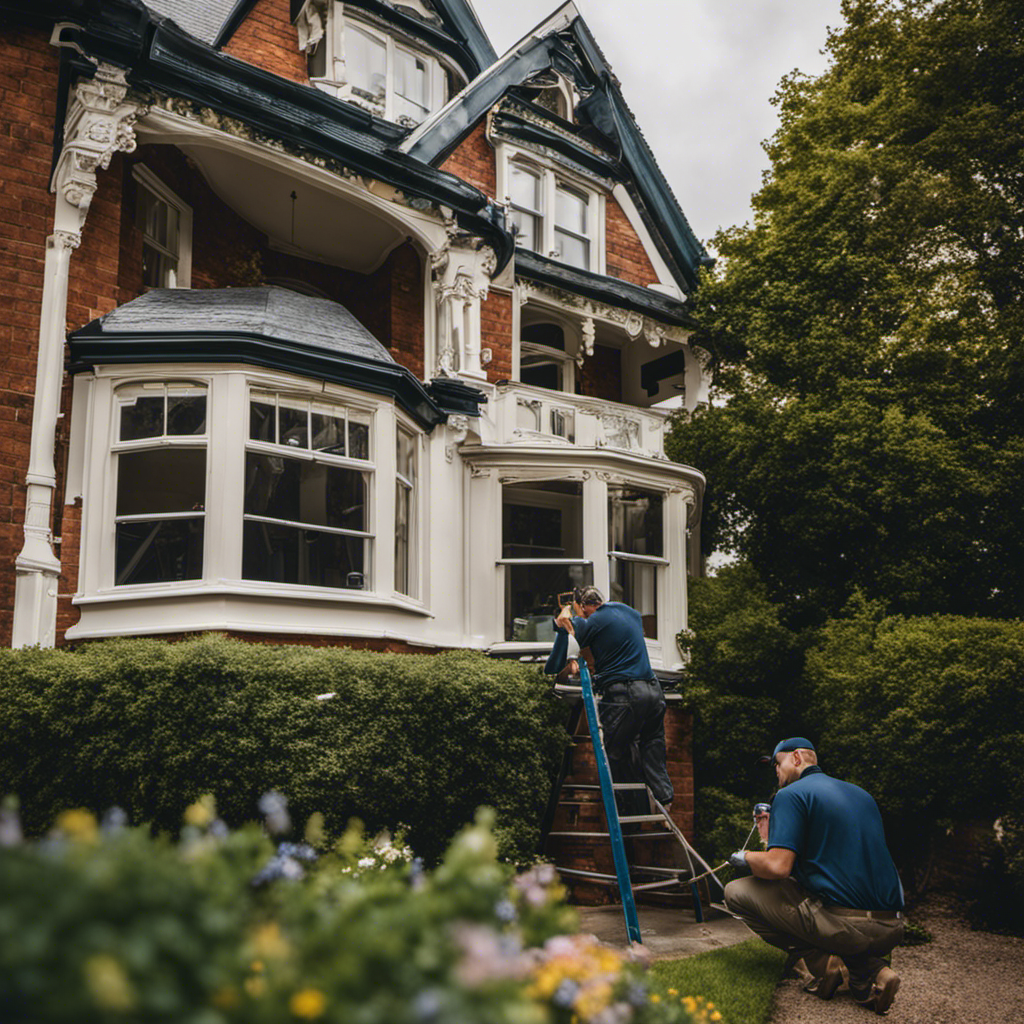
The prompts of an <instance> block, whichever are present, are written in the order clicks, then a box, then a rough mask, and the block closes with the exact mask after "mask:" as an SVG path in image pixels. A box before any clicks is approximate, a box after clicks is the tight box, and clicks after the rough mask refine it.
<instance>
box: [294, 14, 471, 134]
mask: <svg viewBox="0 0 1024 1024" xmlns="http://www.w3.org/2000/svg"><path fill="white" fill-rule="evenodd" d="M350 26H351V27H353V28H355V29H357V30H358V31H360V32H363V33H365V34H366V35H367V36H369V37H370V38H371V39H374V40H376V41H377V42H378V43H380V44H382V45H383V47H384V51H385V88H384V99H383V102H375V101H374V100H372V99H369V98H367V97H365V96H361V95H359V94H358V93H354V92H353V91H352V86H351V84H350V83H349V77H348V69H347V66H346V55H345V32H346V30H347V28H348V27H350ZM317 45H319V46H323V47H326V50H325V56H324V61H325V68H326V74H325V75H324V76H323V77H311V78H310V82H311V84H312V85H314V86H316V87H317V88H318V89H322V90H323V91H324V92H329V93H330V94H331V95H333V96H337V97H338V98H339V99H343V100H347V101H348V102H349V103H354V104H356V105H357V106H359V107H362V108H363V109H364V110H368V111H369V112H370V113H371V114H376V115H377V116H378V117H382V118H384V119H385V120H387V121H396V122H399V123H408V124H409V126H410V127H412V126H413V125H414V124H419V123H421V122H422V121H423V120H426V119H427V118H428V117H430V115H431V114H432V113H434V111H436V110H440V109H441V107H443V106H444V105H445V103H446V102H447V92H448V81H447V76H446V73H445V72H446V70H451V69H447V68H446V66H445V65H442V63H441V61H440V60H439V59H438V57H437V56H436V55H434V54H433V53H430V52H429V51H427V50H425V49H424V48H423V47H422V46H417V45H416V44H415V43H414V42H412V41H408V40H405V39H404V38H402V37H400V36H396V35H394V34H393V33H392V32H390V31H387V30H386V29H384V28H381V27H379V26H377V25H374V24H371V23H370V22H369V21H366V20H364V19H362V18H356V17H353V16H352V15H350V14H347V13H346V12H345V10H344V4H343V3H341V2H340V0H334V2H333V3H331V4H329V5H328V9H327V25H326V28H325V31H324V34H323V37H322V39H321V40H320V41H319V43H318V44H317ZM398 52H403V53H407V54H411V55H412V56H413V57H416V58H418V59H419V60H422V61H425V62H426V64H427V69H428V76H427V81H428V85H429V90H430V97H429V102H428V109H427V112H426V113H425V114H424V115H423V117H422V118H421V120H420V121H416V120H415V119H414V118H411V117H408V116H407V115H399V114H398V113H397V111H396V107H397V106H398V102H397V92H396V89H395V55H396V53H398Z"/></svg>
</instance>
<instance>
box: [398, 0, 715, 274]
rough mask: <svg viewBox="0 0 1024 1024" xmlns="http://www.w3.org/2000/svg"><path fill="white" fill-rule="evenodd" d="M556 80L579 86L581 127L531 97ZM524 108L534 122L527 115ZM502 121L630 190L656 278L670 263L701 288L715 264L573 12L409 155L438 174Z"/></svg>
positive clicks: (518, 51) (459, 100)
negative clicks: (477, 135)
mask: <svg viewBox="0 0 1024 1024" xmlns="http://www.w3.org/2000/svg"><path fill="white" fill-rule="evenodd" d="M551 72H554V73H556V74H557V75H558V76H559V78H560V79H562V80H564V81H567V82H571V83H572V85H573V87H574V88H575V90H576V92H577V93H578V95H579V97H580V99H579V102H578V104H577V107H576V123H575V124H569V123H568V122H567V121H566V120H565V119H564V118H561V117H559V116H558V115H557V114H555V113H552V112H551V111H550V110H548V111H545V110H544V108H543V106H541V105H539V104H537V103H534V102H532V101H531V99H530V97H529V96H528V95H527V96H524V95H523V93H522V87H523V86H528V85H529V84H530V83H531V82H537V81H544V79H543V78H539V76H544V75H545V74H546V73H547V74H550V73H551ZM517 100H518V103H517V102H516V101H517ZM524 102H525V108H526V112H525V114H524V113H523V112H522V111H521V110H518V109H517V106H522V105H523V103H524ZM499 117H500V118H501V119H502V123H501V130H502V132H503V133H505V134H509V133H510V134H511V135H512V136H513V137H514V138H516V139H518V140H519V141H521V142H522V143H523V144H525V145H527V146H530V147H540V148H542V149H549V150H551V151H553V152H555V153H557V154H560V155H561V157H562V158H564V159H565V160H568V161H570V162H576V164H577V165H578V166H580V167H581V168H583V169H585V170H586V171H587V172H588V173H591V174H596V175H599V176H603V177H605V178H607V179H608V180H609V181H611V182H613V183H615V184H617V185H621V186H623V188H625V190H626V192H627V193H628V195H629V197H630V200H631V202H632V205H633V207H634V208H635V212H636V214H637V216H638V217H639V219H640V221H642V224H643V227H644V229H645V232H646V235H647V238H648V239H649V240H650V243H651V245H652V246H653V247H654V249H655V252H654V253H651V254H650V255H649V259H650V262H651V268H652V269H657V267H656V264H657V262H658V258H660V259H661V261H662V263H663V264H664V267H665V268H667V269H668V270H669V271H670V274H671V277H672V279H674V280H675V282H676V283H677V284H678V285H679V287H680V288H681V289H682V290H683V291H684V292H689V291H691V290H692V289H693V288H694V287H695V286H696V283H697V273H698V270H699V268H700V266H701V265H702V264H704V263H707V262H708V261H709V256H708V254H707V251H706V250H705V249H704V246H703V245H702V244H701V243H700V241H699V240H698V239H697V237H696V236H695V235H694V233H693V231H692V229H691V228H690V225H689V223H688V221H687V220H686V217H685V215H684V214H683V211H682V210H681V209H680V207H679V204H678V202H677V201H676V199H675V196H674V195H673V193H672V190H671V188H670V187H669V185H668V182H667V181H666V180H665V177H664V175H663V174H662V172H661V170H660V168H659V167H658V165H657V162H656V161H655V159H654V155H653V153H652V152H651V150H650V148H649V147H648V146H647V143H646V142H645V140H644V138H643V136H642V135H641V133H640V130H639V128H638V126H637V124H636V121H635V119H634V118H633V115H632V114H631V112H630V111H629V108H628V107H627V106H626V104H625V101H624V100H623V98H622V94H621V92H620V90H619V86H618V82H617V80H616V79H615V77H614V75H613V74H612V72H611V69H610V68H609V67H608V66H607V64H606V63H605V61H604V58H603V56H602V55H601V52H600V50H599V49H598V47H597V44H596V43H595V42H594V40H593V37H592V36H591V34H590V31H589V29H588V28H587V26H586V24H585V23H584V22H583V19H582V18H580V17H579V16H578V13H577V11H576V8H575V6H574V5H573V4H571V3H569V4H566V5H565V6H564V7H563V8H561V9H560V10H559V11H558V12H556V13H555V15H553V16H552V17H551V18H550V19H548V21H547V22H546V23H544V25H542V26H540V27H538V29H536V30H534V32H533V33H531V34H529V35H528V36H526V37H525V38H524V39H523V40H522V41H521V42H520V43H519V44H517V45H516V46H514V47H512V49H510V50H509V51H508V52H507V53H506V54H505V55H504V56H503V57H502V58H501V59H499V60H498V61H496V62H495V64H494V65H492V67H491V68H489V69H488V71H487V72H485V73H484V74H482V75H481V76H480V77H479V78H477V79H476V80H475V81H473V82H471V83H470V84H469V85H468V86H467V87H466V88H465V89H463V90H462V92H461V93H459V95H458V96H456V97H454V98H453V99H452V100H451V101H450V102H449V103H448V104H447V105H446V106H445V107H444V108H442V109H441V110H440V111H438V112H437V113H435V114H434V115H433V116H431V117H430V118H428V119H427V120H426V121H424V122H423V123H422V124H421V125H420V126H419V127H418V128H416V129H415V130H414V131H412V132H411V133H410V134H409V135H408V136H407V137H406V139H405V140H404V142H403V143H402V144H401V146H400V149H401V150H402V151H404V152H406V153H408V154H409V155H410V156H413V157H416V158H418V159H420V160H422V161H424V162H426V163H430V164H432V165H435V166H438V165H440V164H442V163H443V162H444V161H445V160H446V159H447V158H448V157H449V156H450V155H451V154H452V153H453V152H454V151H455V150H456V149H458V148H459V147H460V146H461V144H462V142H463V140H464V139H465V138H466V137H467V136H468V135H469V134H470V132H472V131H474V130H475V129H477V127H478V126H479V124H480V123H481V121H483V120H484V119H485V118H486V119H487V120H488V122H489V124H493V123H494V121H495V120H496V119H497V118H499ZM498 198H501V197H498ZM627 219H628V218H627ZM634 230H635V225H634ZM641 234H642V233H641ZM643 269H644V271H645V272H646V270H647V268H643ZM661 276H662V275H657V276H656V279H659V278H660V277H661Z"/></svg>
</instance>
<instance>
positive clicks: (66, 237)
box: [49, 231, 82, 249]
mask: <svg viewBox="0 0 1024 1024" xmlns="http://www.w3.org/2000/svg"><path fill="white" fill-rule="evenodd" d="M49 241H50V244H51V245H53V246H54V248H56V247H57V246H58V245H59V246H62V247H63V248H65V249H77V248H78V247H79V246H80V245H81V244H82V236H81V235H80V234H79V233H78V232H77V231H54V233H53V234H52V235H50V239H49Z"/></svg>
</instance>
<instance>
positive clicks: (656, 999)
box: [651, 992, 661, 1003]
mask: <svg viewBox="0 0 1024 1024" xmlns="http://www.w3.org/2000/svg"><path fill="white" fill-rule="evenodd" d="M651 1002H652V1003H660V1002H661V996H659V995H658V993H657V992H652V993H651Z"/></svg>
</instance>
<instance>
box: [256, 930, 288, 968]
mask: <svg viewBox="0 0 1024 1024" xmlns="http://www.w3.org/2000/svg"><path fill="white" fill-rule="evenodd" d="M252 950H253V952H254V953H255V954H256V956H257V958H260V959H264V960H283V959H284V958H285V957H286V956H288V954H289V953H290V952H291V947H290V946H289V945H288V940H287V939H286V938H285V937H284V936H283V935H282V934H281V929H280V927H279V926H278V924H277V922H276V921H270V922H269V923H267V924H262V925H260V926H259V928H257V929H256V931H255V932H253V936H252Z"/></svg>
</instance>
